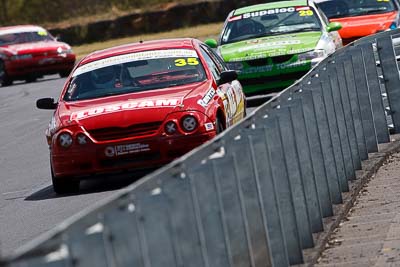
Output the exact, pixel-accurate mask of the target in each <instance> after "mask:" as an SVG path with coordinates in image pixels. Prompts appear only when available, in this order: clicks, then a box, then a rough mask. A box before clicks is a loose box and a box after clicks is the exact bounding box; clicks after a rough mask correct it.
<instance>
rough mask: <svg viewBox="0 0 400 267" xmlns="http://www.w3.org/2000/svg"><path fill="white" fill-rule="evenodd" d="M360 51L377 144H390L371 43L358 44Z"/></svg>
mask: <svg viewBox="0 0 400 267" xmlns="http://www.w3.org/2000/svg"><path fill="white" fill-rule="evenodd" d="M358 47H360V48H361V50H362V55H363V59H364V66H365V71H366V78H367V82H368V89H369V94H370V99H371V108H372V115H373V117H374V124H375V131H376V137H377V140H378V143H379V144H381V143H388V142H390V137H389V129H388V125H387V120H386V115H385V107H384V106H383V99H382V90H381V85H380V82H379V77H378V70H377V67H376V61H377V59H375V55H374V54H375V53H374V48H373V46H372V42H366V43H362V44H359V45H358Z"/></svg>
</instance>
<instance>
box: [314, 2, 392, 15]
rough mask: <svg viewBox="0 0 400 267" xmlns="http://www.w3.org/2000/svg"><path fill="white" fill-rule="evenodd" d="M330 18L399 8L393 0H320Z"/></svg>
mask: <svg viewBox="0 0 400 267" xmlns="http://www.w3.org/2000/svg"><path fill="white" fill-rule="evenodd" d="M316 4H317V5H318V6H319V7H320V8H321V9H322V10H323V11H324V13H325V14H326V16H327V17H328V18H329V19H333V18H343V17H355V16H364V15H373V14H382V13H387V12H392V11H395V10H397V8H396V5H395V4H394V3H393V0H380V1H378V0H318V1H316Z"/></svg>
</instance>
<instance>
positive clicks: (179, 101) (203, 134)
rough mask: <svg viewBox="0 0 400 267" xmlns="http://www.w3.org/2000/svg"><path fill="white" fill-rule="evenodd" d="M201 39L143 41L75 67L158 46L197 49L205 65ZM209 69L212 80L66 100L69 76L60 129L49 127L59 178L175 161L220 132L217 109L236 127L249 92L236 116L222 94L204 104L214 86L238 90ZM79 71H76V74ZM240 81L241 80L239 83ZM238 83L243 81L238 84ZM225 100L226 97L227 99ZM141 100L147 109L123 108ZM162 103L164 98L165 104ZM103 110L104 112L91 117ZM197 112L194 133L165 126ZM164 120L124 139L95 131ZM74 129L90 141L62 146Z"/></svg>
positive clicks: (94, 56) (56, 115)
mask: <svg viewBox="0 0 400 267" xmlns="http://www.w3.org/2000/svg"><path fill="white" fill-rule="evenodd" d="M200 44H201V43H200V41H198V40H195V39H177V40H159V41H153V42H145V43H138V44H130V45H125V46H120V47H115V48H110V49H107V50H103V51H100V52H95V53H93V54H91V55H88V56H87V57H85V58H84V59H83V60H82V61H81V62H80V63H78V64H77V66H76V67H75V68H78V67H79V66H82V65H84V64H87V63H89V62H92V61H96V60H99V59H103V58H107V57H111V56H116V55H122V54H127V53H132V52H137V51H147V50H156V49H173V48H187V49H195V50H197V54H198V55H199V58H200V60H201V62H202V64H203V66H207V65H206V61H205V60H204V59H203V58H202V56H201V53H200V52H199V45H200ZM205 69H206V74H207V77H208V79H207V80H205V81H203V82H197V83H193V84H189V85H184V86H176V87H171V88H166V89H158V90H151V91H144V92H138V93H130V94H125V95H118V96H110V97H103V98H98V99H92V100H80V101H73V102H66V101H64V100H63V95H64V94H65V92H66V90H67V88H68V85H69V80H70V79H71V77H70V78H69V79H68V80H67V81H66V84H65V86H64V89H63V91H62V93H61V96H60V98H59V100H58V103H59V104H58V108H57V109H56V111H55V113H54V117H53V120H54V128H53V129H50V128H49V129H48V131H47V139H48V142H49V145H50V154H51V165H52V170H53V173H54V176H55V177H77V176H79V177H80V176H84V175H93V174H103V173H112V172H116V171H124V170H132V169H141V168H154V167H158V166H160V165H163V164H165V163H167V162H170V161H172V160H173V159H175V158H176V157H178V156H181V155H183V154H184V153H186V152H188V151H189V150H191V149H193V148H195V147H196V146H198V145H200V144H202V143H204V142H206V141H207V140H210V139H211V138H213V137H214V136H215V135H216V130H215V128H216V127H215V121H216V118H217V112H221V114H222V115H223V117H224V118H223V123H224V124H226V126H230V125H231V124H234V123H235V122H237V121H239V120H240V119H241V118H243V116H244V114H245V110H244V102H245V100H244V95H243V93H242V91H241V87H240V95H237V99H241V101H240V103H232V102H231V103H230V105H234V104H235V105H236V106H237V111H236V113H235V114H231V112H227V110H226V109H225V107H226V106H225V105H226V103H225V104H224V100H223V99H222V98H221V96H220V94H215V96H214V97H213V99H212V100H211V102H210V103H209V104H208V105H207V106H206V107H203V106H202V105H200V104H199V103H198V101H199V100H201V99H202V98H203V97H204V96H205V94H206V93H207V92H208V91H209V90H210V88H214V89H215V90H216V89H217V88H218V89H219V90H220V91H221V92H226V91H227V90H232V86H231V84H230V83H227V84H223V85H221V86H219V87H218V86H217V84H216V81H215V80H214V78H213V76H212V74H211V72H210V70H209V69H208V68H205ZM72 73H73V72H72ZM235 83H236V81H235ZM237 84H238V83H237ZM224 98H225V97H224ZM157 100H158V101H165V100H174V101H176V103H174V104H171V103H172V102H173V101H172V102H171V103H167V102H163V103H164V106H162V107H161V104H159V105H158V106H157V107H154V106H153V105H154V103H156V101H157ZM132 101H134V102H136V103H140V106H141V107H138V106H135V107H134V108H125V109H122V108H121V107H122V106H123V105H124V104H125V105H126V104H127V103H129V102H130V103H133V102H132ZM160 103H161V102H160ZM107 107H108V108H109V107H114V108H115V109H114V111H110V110H111V109H110V110H109V111H107V112H106V111H105V110H107ZM90 112H93V114H95V113H96V112H97V113H101V114H100V115H93V114H92V115H93V116H91V115H89V113H90ZM188 114H190V115H193V116H195V117H196V118H197V120H198V122H199V125H200V126H199V127H198V128H197V130H195V131H194V132H193V133H185V132H183V131H182V130H181V127H180V126H178V128H179V130H178V132H177V133H175V134H174V135H168V134H166V133H165V130H164V125H165V123H166V122H168V121H171V120H172V121H175V122H176V123H177V124H178V125H179V121H180V119H181V118H182V117H183V116H185V115H188ZM154 122H159V125H158V126H156V127H155V129H154V131H150V132H145V133H143V134H134V135H128V136H124V137H119V138H118V137H116V138H114V139H111V140H98V139H96V138H95V137H94V136H95V133H94V131H96V130H98V129H104V128H115V127H120V128H125V127H128V126H132V125H138V124H139V125H140V124H144V123H154ZM205 123H213V126H214V129H212V130H210V129H208V130H207V129H206V128H205ZM65 131H67V132H69V133H71V134H72V135H73V137H74V139H75V138H76V136H77V135H78V134H80V133H81V134H82V133H83V134H85V135H86V136H87V137H88V138H89V140H90V142H89V144H86V145H79V144H77V143H76V142H74V144H73V145H72V147H70V148H68V149H65V148H62V147H61V146H59V144H58V141H57V137H58V136H59V134H60V133H63V132H65ZM124 144H127V145H132V144H135V145H138V144H142V145H143V144H145V145H146V147H147V146H148V149H149V151H145V152H137V153H133V154H130V155H127V156H112V157H110V156H106V153H105V151H106V149H107V148H110V147H115V146H118V145H124Z"/></svg>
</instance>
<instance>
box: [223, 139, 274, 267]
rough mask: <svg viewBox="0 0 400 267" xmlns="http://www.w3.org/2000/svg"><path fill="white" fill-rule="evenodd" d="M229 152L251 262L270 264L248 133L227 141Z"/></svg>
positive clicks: (258, 187)
mask: <svg viewBox="0 0 400 267" xmlns="http://www.w3.org/2000/svg"><path fill="white" fill-rule="evenodd" d="M225 149H226V151H227V153H228V155H232V156H233V157H234V159H235V161H234V168H235V170H236V175H237V177H238V179H239V181H240V190H241V193H240V194H241V198H242V199H241V201H242V207H243V211H244V218H245V220H246V227H247V229H248V242H249V249H250V255H251V259H252V266H268V265H269V264H270V263H271V260H270V258H269V257H268V255H269V244H268V239H267V234H266V233H267V231H266V229H267V228H266V221H265V215H264V214H265V209H264V203H263V201H262V197H261V195H260V190H259V189H260V182H259V179H260V178H259V175H258V173H257V170H256V169H255V168H254V160H253V157H252V151H251V148H250V144H249V140H248V139H247V136H243V137H242V138H241V139H240V140H231V141H229V142H227V143H226V146H225Z"/></svg>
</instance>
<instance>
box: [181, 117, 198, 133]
mask: <svg viewBox="0 0 400 267" xmlns="http://www.w3.org/2000/svg"><path fill="white" fill-rule="evenodd" d="M181 127H182V130H184V131H185V132H187V133H191V132H194V131H195V130H196V129H197V128H198V127H199V122H198V121H197V119H196V118H195V117H194V116H192V115H186V116H183V117H182V118H181Z"/></svg>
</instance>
